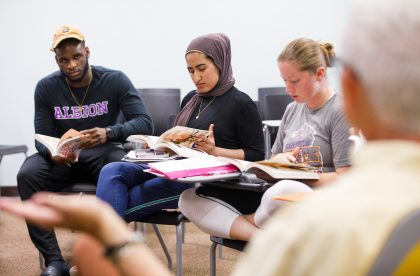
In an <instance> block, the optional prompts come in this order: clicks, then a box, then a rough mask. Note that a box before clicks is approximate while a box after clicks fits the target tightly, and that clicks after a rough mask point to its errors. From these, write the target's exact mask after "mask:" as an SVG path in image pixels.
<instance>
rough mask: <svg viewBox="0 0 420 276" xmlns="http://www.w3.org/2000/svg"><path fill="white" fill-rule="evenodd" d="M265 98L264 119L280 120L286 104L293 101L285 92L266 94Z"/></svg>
mask: <svg viewBox="0 0 420 276" xmlns="http://www.w3.org/2000/svg"><path fill="white" fill-rule="evenodd" d="M265 99H266V103H265V108H264V117H265V120H281V118H282V117H283V114H284V112H285V111H286V107H287V105H288V104H289V103H291V102H293V99H292V98H291V97H290V96H289V95H286V94H273V95H267V96H266V98H265Z"/></svg>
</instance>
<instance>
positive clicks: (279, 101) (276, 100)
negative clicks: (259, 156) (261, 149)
mask: <svg viewBox="0 0 420 276" xmlns="http://www.w3.org/2000/svg"><path fill="white" fill-rule="evenodd" d="M265 99H266V103H265V108H264V110H263V112H264V116H265V120H264V122H267V120H281V119H282V118H283V114H284V112H285V111H286V107H287V105H288V104H289V103H291V102H292V101H293V100H292V98H291V97H290V96H289V95H286V94H271V95H267V96H266V97H265ZM264 122H263V123H264ZM277 130H278V127H273V126H271V125H270V124H264V129H263V132H264V136H265V148H266V158H269V157H270V153H271V152H270V149H271V147H272V146H273V143H274V140H275V139H276V135H277Z"/></svg>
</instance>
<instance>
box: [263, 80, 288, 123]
mask: <svg viewBox="0 0 420 276" xmlns="http://www.w3.org/2000/svg"><path fill="white" fill-rule="evenodd" d="M281 94H286V88H285V87H261V88H258V103H259V110H260V115H261V120H269V119H268V118H266V117H265V113H266V112H265V110H266V108H267V102H268V101H267V96H268V95H281Z"/></svg>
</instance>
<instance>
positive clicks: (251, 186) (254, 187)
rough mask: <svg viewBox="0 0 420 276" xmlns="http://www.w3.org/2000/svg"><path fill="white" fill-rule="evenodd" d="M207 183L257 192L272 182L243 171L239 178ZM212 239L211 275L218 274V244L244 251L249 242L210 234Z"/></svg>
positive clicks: (263, 189) (262, 190)
mask: <svg viewBox="0 0 420 276" xmlns="http://www.w3.org/2000/svg"><path fill="white" fill-rule="evenodd" d="M205 185H211V186H216V187H225V188H229V189H236V190H248V191H255V192H264V191H266V190H267V189H268V188H269V187H270V186H271V184H269V183H267V182H265V181H263V180H262V179H259V178H257V176H256V175H255V174H253V173H246V172H245V173H242V175H241V176H240V177H239V179H238V180H225V181H218V182H213V183H206V184H205ZM210 240H211V242H212V244H211V246H210V275H211V276H215V275H216V248H217V246H218V245H220V246H226V247H229V248H232V249H235V250H238V251H243V250H244V248H245V246H246V244H247V242H246V241H240V240H232V239H226V238H220V237H216V236H210ZM219 249H220V250H219V256H220V257H221V255H222V251H221V247H219Z"/></svg>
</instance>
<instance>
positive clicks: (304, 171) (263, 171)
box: [216, 156, 319, 179]
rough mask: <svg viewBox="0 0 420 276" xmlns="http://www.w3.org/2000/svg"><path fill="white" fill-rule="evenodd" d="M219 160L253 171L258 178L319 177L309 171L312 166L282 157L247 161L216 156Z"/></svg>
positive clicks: (242, 169)
mask: <svg viewBox="0 0 420 276" xmlns="http://www.w3.org/2000/svg"><path fill="white" fill-rule="evenodd" d="M216 159H217V160H219V161H222V162H227V163H229V164H232V165H234V166H236V167H237V168H238V169H239V170H241V171H242V172H251V173H255V174H256V175H257V176H258V177H259V178H264V179H266V177H263V176H264V175H268V176H269V177H268V178H273V179H319V174H318V173H316V172H313V171H311V169H313V168H312V167H309V166H307V165H306V164H299V163H292V162H290V161H289V160H287V159H283V158H279V157H277V158H272V159H269V160H263V161H258V162H249V161H244V160H238V159H233V158H227V157H222V156H219V157H217V158H216Z"/></svg>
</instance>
